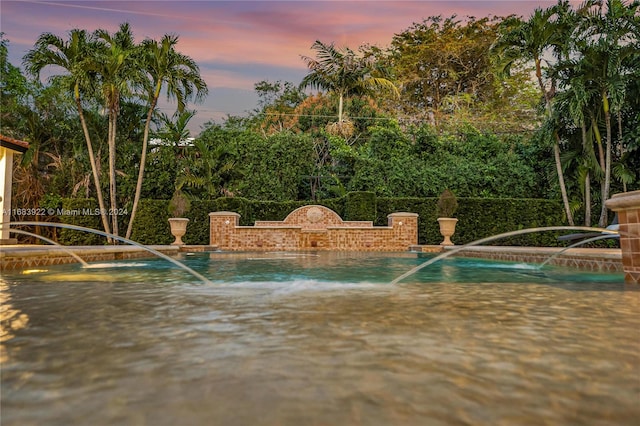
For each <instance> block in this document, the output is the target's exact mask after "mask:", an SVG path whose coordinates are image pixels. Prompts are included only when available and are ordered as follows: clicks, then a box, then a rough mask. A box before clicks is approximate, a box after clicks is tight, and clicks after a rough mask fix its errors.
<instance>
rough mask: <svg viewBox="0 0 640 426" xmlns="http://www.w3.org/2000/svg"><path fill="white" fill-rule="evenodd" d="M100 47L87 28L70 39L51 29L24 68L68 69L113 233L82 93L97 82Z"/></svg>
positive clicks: (106, 227)
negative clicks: (96, 68)
mask: <svg viewBox="0 0 640 426" xmlns="http://www.w3.org/2000/svg"><path fill="white" fill-rule="evenodd" d="M97 51H98V45H97V43H96V40H95V39H94V37H93V36H92V35H90V34H88V33H87V31H85V30H80V29H73V30H71V31H70V33H69V39H68V40H63V39H62V38H60V37H58V36H56V35H55V34H52V33H44V34H42V35H40V37H38V40H37V41H36V43H35V46H34V48H33V49H32V50H30V51H29V52H28V53H27V54H26V55H25V57H24V59H23V63H24V66H25V70H26V71H27V72H28V73H30V74H31V75H33V76H36V77H39V76H40V72H41V71H42V70H43V69H44V68H45V67H49V66H57V67H60V68H61V69H62V70H64V71H66V74H65V75H64V78H65V79H66V80H67V81H68V86H69V88H70V90H71V93H72V94H73V99H74V100H75V104H76V108H77V110H78V117H79V118H80V123H81V125H82V132H83V134H84V138H85V141H86V143H87V153H88V154H89V162H90V163H91V172H92V175H93V182H94V185H95V189H96V198H97V199H98V206H99V208H100V216H101V219H102V226H103V228H104V230H105V232H107V233H110V232H111V227H110V225H109V220H108V216H107V210H106V208H105V203H104V199H103V197H102V189H101V185H100V176H99V173H98V170H99V161H100V159H99V158H98V160H97V161H96V158H95V154H94V149H93V145H92V143H91V135H90V134H89V129H88V127H87V122H86V120H85V116H84V109H83V94H84V93H87V92H88V93H91V92H92V91H93V88H94V87H95V83H96V75H95V54H96V52H97Z"/></svg>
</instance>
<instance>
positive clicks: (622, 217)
mask: <svg viewBox="0 0 640 426" xmlns="http://www.w3.org/2000/svg"><path fill="white" fill-rule="evenodd" d="M606 205H607V207H608V208H610V209H611V210H613V211H615V212H617V213H618V222H619V223H620V230H619V232H620V248H621V249H622V266H623V268H624V273H625V281H629V282H633V283H640V191H632V192H624V193H622V194H616V195H614V196H613V197H611V199H609V200H607V202H606Z"/></svg>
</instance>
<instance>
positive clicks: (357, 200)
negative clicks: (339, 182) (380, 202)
mask: <svg viewBox="0 0 640 426" xmlns="http://www.w3.org/2000/svg"><path fill="white" fill-rule="evenodd" d="M375 217H376V193H375V192H367V191H358V192H349V193H348V194H347V195H346V200H345V206H344V216H343V217H342V218H343V219H344V220H354V221H355V220H371V221H372V220H375Z"/></svg>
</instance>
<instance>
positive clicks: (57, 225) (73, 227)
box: [0, 221, 213, 285]
mask: <svg viewBox="0 0 640 426" xmlns="http://www.w3.org/2000/svg"><path fill="white" fill-rule="evenodd" d="M9 225H18V226H36V225H39V226H49V227H52V228H65V229H70V230H73V231H81V232H90V233H93V234H96V235H102V236H104V237H107V238H112V239H114V240H117V241H120V242H123V243H126V244H130V245H133V246H136V247H139V248H141V249H143V250H146V251H148V252H149V253H151V254H154V255H156V256H158V257H160V258H162V259H164V260H167V261H169V262H171V263H173V264H174V265H176V266H178V267H179V268H181V269H184V270H185V271H187V272H189V273H190V274H191V275H193V276H194V277H196V278H198V279H199V280H200V281H202V282H203V283H205V284H209V285H213V283H212V282H211V281H210V280H209V279H208V278H206V277H204V276H203V275H201V274H199V273H198V272H196V271H194V270H193V269H191V268H189V267H188V266H187V265H185V264H184V263H182V262H179V261H177V260H176V259H173V258H171V257H169V256H167V255H166V254H164V253H162V252H159V251H158V250H154V249H152V248H151V247H147V246H145V245H144V244H140V243H138V242H135V241H133V240H129V239H127V238H124V237H120V236H118V235H114V234H110V233H108V232H104V231H98V230H97V229H91V228H85V227H84V226H78V225H69V224H66V223H52V222H31V221H24V222H3V223H0V229H2V228H3V227H4V226H9ZM11 231H12V232H13V231H14V230H11ZM85 263H86V262H85Z"/></svg>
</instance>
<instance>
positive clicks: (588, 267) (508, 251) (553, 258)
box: [411, 245, 624, 273]
mask: <svg viewBox="0 0 640 426" xmlns="http://www.w3.org/2000/svg"><path fill="white" fill-rule="evenodd" d="M460 248H461V247H460V246H429V245H427V246H420V245H416V246H412V247H411V250H412V251H416V252H423V253H440V252H444V251H453V250H460ZM455 256H458V257H473V258H481V259H490V260H499V261H503V262H504V261H507V262H523V263H536V264H540V263H544V262H545V261H547V263H548V264H549V265H555V266H561V267H566V268H573V269H579V270H583V271H592V272H614V273H623V272H624V269H623V265H622V250H621V249H619V248H608V249H602V248H571V249H567V248H565V247H519V246H473V247H467V248H465V249H462V250H460V251H456V253H455Z"/></svg>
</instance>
